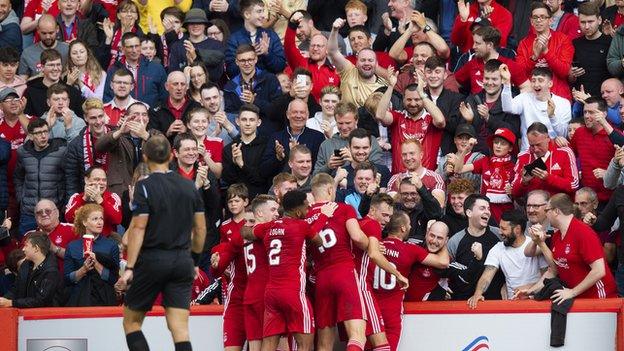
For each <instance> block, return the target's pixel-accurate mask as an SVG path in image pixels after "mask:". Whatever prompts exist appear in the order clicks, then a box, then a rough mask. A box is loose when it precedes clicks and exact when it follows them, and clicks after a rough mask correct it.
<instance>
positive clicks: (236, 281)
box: [219, 219, 247, 308]
mask: <svg viewBox="0 0 624 351" xmlns="http://www.w3.org/2000/svg"><path fill="white" fill-rule="evenodd" d="M244 225H245V220H241V221H240V222H238V223H237V222H235V221H233V220H232V219H228V220H226V221H224V222H223V223H222V224H221V227H219V234H220V235H221V242H222V243H228V244H229V249H230V250H231V261H230V262H229V265H228V267H227V269H226V276H227V275H228V274H229V277H230V278H229V281H228V284H227V289H225V290H224V295H225V303H224V305H225V308H227V306H228V305H229V304H230V303H239V304H242V303H243V297H244V295H245V285H246V284H247V268H246V266H245V257H244V256H243V251H242V249H243V237H242V236H241V234H240V231H241V228H243V226H244Z"/></svg>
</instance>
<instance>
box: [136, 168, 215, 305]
mask: <svg viewBox="0 0 624 351" xmlns="http://www.w3.org/2000/svg"><path fill="white" fill-rule="evenodd" d="M132 205H133V216H143V215H149V218H148V221H147V227H146V228H145V237H144V239H143V245H142V246H141V251H140V252H139V256H138V259H137V262H136V264H135V266H134V275H133V280H132V284H131V285H130V287H129V289H128V292H127V294H126V306H128V308H130V309H132V310H135V311H149V310H150V309H151V308H152V305H153V304H154V300H155V299H156V296H157V295H158V293H160V292H162V293H163V306H164V307H172V308H182V309H189V308H190V301H191V286H192V284H193V278H194V274H195V271H194V263H193V259H192V257H191V233H192V230H193V218H194V216H195V214H197V213H201V214H203V213H204V203H203V201H202V199H201V196H200V194H199V192H198V191H197V189H196V188H195V184H194V183H193V182H191V181H190V180H188V179H185V178H183V177H182V176H180V175H179V174H178V173H175V172H171V171H169V172H166V173H152V174H150V175H149V177H147V178H146V179H144V180H141V181H139V182H138V183H137V185H136V187H135V191H134V201H133V204H132Z"/></svg>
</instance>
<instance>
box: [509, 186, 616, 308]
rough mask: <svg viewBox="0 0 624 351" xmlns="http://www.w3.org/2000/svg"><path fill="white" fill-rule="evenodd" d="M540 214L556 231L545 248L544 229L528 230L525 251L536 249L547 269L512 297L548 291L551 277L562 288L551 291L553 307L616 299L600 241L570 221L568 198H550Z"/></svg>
mask: <svg viewBox="0 0 624 351" xmlns="http://www.w3.org/2000/svg"><path fill="white" fill-rule="evenodd" d="M544 211H546V216H547V217H548V221H549V222H550V223H551V224H552V225H553V227H554V228H555V229H556V231H555V232H554V234H552V237H551V244H550V246H547V245H546V244H545V242H544V239H545V238H546V237H547V234H546V232H545V231H544V228H542V226H540V225H534V226H532V227H531V228H530V229H529V233H530V235H531V239H532V240H533V242H532V243H529V245H527V249H528V248H529V247H530V246H538V254H542V255H544V257H545V258H546V261H548V262H549V268H548V271H547V272H546V273H545V274H544V275H543V276H542V279H540V280H539V281H538V282H537V283H536V284H535V285H533V286H532V287H531V288H529V289H525V290H520V291H518V292H517V293H516V295H517V296H516V297H524V296H531V295H533V294H535V293H537V292H540V291H541V290H542V289H543V288H544V287H545V286H546V288H549V287H551V286H552V284H553V281H552V279H553V278H555V277H557V278H559V280H560V284H559V285H562V286H560V287H558V288H555V290H554V291H552V296H551V299H552V300H553V304H554V303H556V304H561V303H563V302H565V301H566V300H570V299H573V298H594V299H596V298H598V299H604V298H610V297H616V296H617V293H616V285H615V279H614V278H613V274H612V273H611V270H610V269H608V268H607V264H606V261H605V256H604V252H603V250H602V245H600V239H598V235H597V234H596V232H594V230H593V229H592V228H591V227H589V226H588V225H587V224H585V223H583V222H582V221H581V220H579V219H576V218H574V203H573V202H572V200H571V199H570V197H569V196H568V195H566V194H556V195H554V196H552V197H551V198H550V200H549V201H548V203H547V205H546V206H545V209H544ZM525 252H526V251H525ZM551 289H552V288H551Z"/></svg>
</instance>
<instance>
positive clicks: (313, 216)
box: [307, 203, 357, 274]
mask: <svg viewBox="0 0 624 351" xmlns="http://www.w3.org/2000/svg"><path fill="white" fill-rule="evenodd" d="M323 205H324V203H316V204H314V205H313V206H312V207H310V210H309V211H308V216H307V217H308V218H307V222H308V223H310V224H312V223H314V222H315V221H317V218H318V216H319V215H320V214H321V207H322V206H323ZM352 218H353V219H357V214H356V213H355V209H354V208H353V207H352V206H349V205H347V204H345V203H338V208H337V209H336V211H335V212H334V215H333V216H332V217H331V218H330V219H329V220H328V221H327V224H325V226H324V227H323V229H322V230H321V231H320V233H319V235H320V236H321V239H322V240H323V245H322V246H319V247H317V248H316V249H314V250H313V251H312V259H313V260H314V272H315V273H316V274H319V272H321V271H323V270H324V269H326V268H329V267H344V268H346V269H350V270H353V269H354V268H355V264H354V262H353V253H352V252H351V237H350V236H349V232H348V231H347V225H346V223H347V221H348V220H349V219H352Z"/></svg>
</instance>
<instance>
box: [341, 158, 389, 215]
mask: <svg viewBox="0 0 624 351" xmlns="http://www.w3.org/2000/svg"><path fill="white" fill-rule="evenodd" d="M354 173H355V177H354V180H353V186H352V187H350V188H341V189H338V191H337V193H336V199H337V201H339V202H344V203H346V204H347V205H351V206H352V207H353V209H354V210H355V212H356V214H357V217H358V219H360V218H362V217H363V215H364V214H363V213H360V211H359V208H360V205H361V202H362V199H363V198H365V197H368V198H370V197H372V196H373V195H375V194H377V192H378V191H379V178H378V176H377V170H376V169H375V166H373V165H372V164H371V163H370V162H362V163H360V164H359V165H358V166H357V167H355V171H354ZM345 176H346V174H345V173H344V172H338V173H337V174H336V177H334V182H335V183H336V184H340V183H341V182H342V179H344V177H345Z"/></svg>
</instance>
